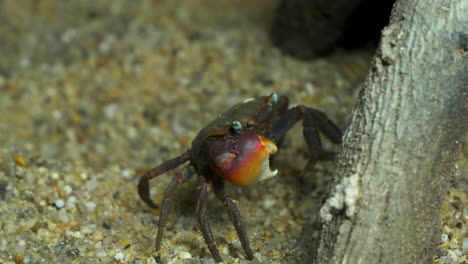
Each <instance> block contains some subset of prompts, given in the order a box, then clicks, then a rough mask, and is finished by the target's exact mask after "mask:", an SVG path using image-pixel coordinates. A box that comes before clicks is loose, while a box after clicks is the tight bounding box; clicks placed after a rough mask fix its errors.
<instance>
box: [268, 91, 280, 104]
mask: <svg viewBox="0 0 468 264" xmlns="http://www.w3.org/2000/svg"><path fill="white" fill-rule="evenodd" d="M270 98H271V100H272V101H273V102H274V103H277V102H278V94H277V93H271V94H270Z"/></svg>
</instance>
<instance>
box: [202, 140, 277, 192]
mask: <svg viewBox="0 0 468 264" xmlns="http://www.w3.org/2000/svg"><path fill="white" fill-rule="evenodd" d="M277 150H278V148H277V147H276V145H275V144H274V143H273V142H272V141H271V140H269V139H267V138H265V137H262V136H260V135H257V134H256V133H255V132H253V131H250V132H247V133H245V134H243V135H242V136H240V138H239V140H238V141H237V142H231V141H227V142H225V141H216V142H214V143H213V144H212V145H211V146H210V149H209V155H210V161H211V162H210V166H211V168H212V169H213V170H214V171H215V172H216V173H217V174H218V175H220V176H222V177H224V178H225V179H227V180H228V181H230V182H231V183H233V184H236V185H241V186H245V185H249V184H252V183H254V182H255V181H257V180H263V179H267V178H270V177H273V176H275V175H276V173H277V170H275V171H271V170H270V166H269V160H268V159H269V157H270V155H272V154H275V153H276V151H277Z"/></svg>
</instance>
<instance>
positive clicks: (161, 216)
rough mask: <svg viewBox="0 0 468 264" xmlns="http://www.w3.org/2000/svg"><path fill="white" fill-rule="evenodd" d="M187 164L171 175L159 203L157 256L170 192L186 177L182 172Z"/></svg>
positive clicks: (168, 206) (169, 206)
mask: <svg viewBox="0 0 468 264" xmlns="http://www.w3.org/2000/svg"><path fill="white" fill-rule="evenodd" d="M187 168H188V166H185V167H184V168H182V169H180V170H179V171H178V172H177V173H176V174H175V175H174V177H172V181H171V183H169V186H167V189H166V191H165V192H164V198H163V202H162V205H161V212H160V214H159V221H158V233H157V235H156V240H155V241H156V242H155V244H156V252H157V253H158V256H159V250H160V249H161V241H162V237H163V234H164V230H165V229H166V223H167V218H168V216H169V211H170V209H171V200H172V194H173V192H174V190H175V188H176V187H177V185H179V183H182V182H184V181H185V180H187V179H184V177H183V174H184V170H186V169H187Z"/></svg>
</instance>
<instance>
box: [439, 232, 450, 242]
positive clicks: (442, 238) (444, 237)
mask: <svg viewBox="0 0 468 264" xmlns="http://www.w3.org/2000/svg"><path fill="white" fill-rule="evenodd" d="M448 239H449V236H448V235H447V234H442V235H441V236H440V242H442V243H445V242H446V241H447V240H448Z"/></svg>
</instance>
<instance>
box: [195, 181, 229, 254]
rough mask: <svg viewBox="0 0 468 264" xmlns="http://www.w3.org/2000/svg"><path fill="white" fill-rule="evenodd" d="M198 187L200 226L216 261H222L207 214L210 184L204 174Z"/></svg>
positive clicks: (197, 213)
mask: <svg viewBox="0 0 468 264" xmlns="http://www.w3.org/2000/svg"><path fill="white" fill-rule="evenodd" d="M197 189H198V190H199V193H198V195H199V196H198V202H197V210H196V212H195V214H196V215H197V218H198V222H199V223H200V228H201V231H202V234H203V239H205V243H206V245H207V246H208V249H209V250H210V252H211V255H212V256H213V258H214V259H215V261H216V262H222V261H223V259H222V258H221V255H220V254H219V251H218V247H217V246H216V243H215V241H214V238H213V232H212V231H211V227H210V223H209V221H208V216H207V215H206V201H207V200H208V189H209V184H208V183H206V181H205V178H204V177H203V176H199V177H198V186H197Z"/></svg>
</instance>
